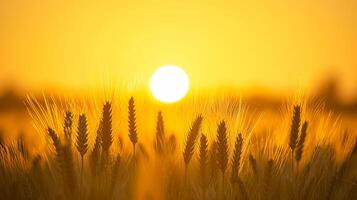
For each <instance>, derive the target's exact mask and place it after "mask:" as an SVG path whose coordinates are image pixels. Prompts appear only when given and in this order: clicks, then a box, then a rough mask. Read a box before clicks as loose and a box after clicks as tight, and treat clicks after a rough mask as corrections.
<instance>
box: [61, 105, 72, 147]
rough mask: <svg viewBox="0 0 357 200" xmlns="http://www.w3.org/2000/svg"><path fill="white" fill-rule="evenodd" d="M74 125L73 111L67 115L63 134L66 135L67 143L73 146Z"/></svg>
mask: <svg viewBox="0 0 357 200" xmlns="http://www.w3.org/2000/svg"><path fill="white" fill-rule="evenodd" d="M72 125H73V114H72V112H71V111H67V112H66V113H65V117H64V122H63V132H64V135H65V139H66V143H67V144H68V145H72Z"/></svg>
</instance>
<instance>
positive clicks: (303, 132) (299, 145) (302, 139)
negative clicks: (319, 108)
mask: <svg viewBox="0 0 357 200" xmlns="http://www.w3.org/2000/svg"><path fill="white" fill-rule="evenodd" d="M307 127H308V122H306V121H305V122H304V124H303V125H302V127H301V134H300V138H299V142H298V143H297V146H296V152H295V160H296V162H297V163H299V162H300V160H301V158H302V153H303V148H304V143H305V138H306V133H307Z"/></svg>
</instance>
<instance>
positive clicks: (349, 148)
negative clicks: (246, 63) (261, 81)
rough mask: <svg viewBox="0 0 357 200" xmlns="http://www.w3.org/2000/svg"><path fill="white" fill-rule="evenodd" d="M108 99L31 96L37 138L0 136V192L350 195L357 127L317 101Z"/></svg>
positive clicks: (242, 198)
mask: <svg viewBox="0 0 357 200" xmlns="http://www.w3.org/2000/svg"><path fill="white" fill-rule="evenodd" d="M109 99H111V100H102V101H99V100H98V101H97V100H96V101H88V100H78V101H70V100H60V101H58V100H56V99H51V98H44V99H42V100H39V99H36V98H34V97H29V98H28V100H27V102H26V105H27V108H28V113H29V115H30V116H31V119H32V122H33V126H34V128H35V133H31V134H32V136H31V137H34V138H36V141H37V142H36V143H33V142H28V139H26V137H25V135H19V136H18V138H16V139H12V140H10V139H4V138H3V137H1V140H0V199H4V200H5V199H13V200H16V199H124V200H130V199H145V200H146V199H147V200H151V199H152V200H165V199H167V200H181V199H184V200H191V199H192V200H211V199H212V200H213V199H217V200H218V199H227V200H231V199H232V200H233V199H234V200H236V199H237V200H255V199H262V200H265V199H266V200H269V199H272V200H273V199H274V200H275V199H282V200H288V199H331V200H332V199H346V200H352V199H357V171H356V170H357V168H356V167H357V143H356V135H355V134H354V133H353V131H352V132H351V131H347V130H348V129H347V127H343V125H342V123H341V119H339V117H338V116H336V115H334V114H332V113H330V112H328V111H326V110H325V109H323V106H322V105H320V104H317V103H312V102H310V101H308V100H299V101H288V102H286V103H285V104H284V105H281V106H280V109H279V110H278V111H276V113H278V114H277V116H276V117H272V116H271V115H269V114H267V113H264V112H260V111H256V110H254V108H249V107H247V106H246V105H245V104H244V100H242V99H240V98H239V97H237V98H236V97H227V96H225V97H216V98H207V97H205V98H204V100H202V99H199V100H197V99H196V100H194V99H189V100H185V101H184V102H182V103H180V104H178V105H176V106H161V105H156V104H150V103H147V102H145V101H144V100H142V99H141V98H140V96H138V97H137V96H135V98H134V97H130V96H128V97H126V96H125V97H120V98H109ZM2 135H3V134H2ZM27 137H29V136H28V135H27Z"/></svg>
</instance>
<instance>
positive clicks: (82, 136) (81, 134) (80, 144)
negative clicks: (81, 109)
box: [76, 114, 88, 171]
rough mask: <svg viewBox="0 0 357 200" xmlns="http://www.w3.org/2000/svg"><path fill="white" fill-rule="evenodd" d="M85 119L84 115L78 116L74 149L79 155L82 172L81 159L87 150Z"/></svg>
mask: <svg viewBox="0 0 357 200" xmlns="http://www.w3.org/2000/svg"><path fill="white" fill-rule="evenodd" d="M87 126H88V125H87V117H86V115H85V114H82V115H80V116H79V120H78V128H77V140H76V147H77V150H78V152H79V154H80V155H81V164H82V171H83V157H84V155H85V154H86V153H87V150H88V127H87Z"/></svg>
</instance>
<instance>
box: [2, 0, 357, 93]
mask: <svg viewBox="0 0 357 200" xmlns="http://www.w3.org/2000/svg"><path fill="white" fill-rule="evenodd" d="M74 2H76V3H74ZM202 2H203V1H193V0H189V1H186V0H180V1H167V0H165V1H155V0H153V1H149V0H147V1H119V0H112V1H104V0H102V1H88V0H86V1H73V0H70V1H67V0H51V1H48V0H21V1H20V0H0V82H5V81H9V80H12V82H14V83H16V84H19V85H21V86H26V87H28V88H39V87H44V86H48V85H54V86H58V87H67V88H68V87H71V88H83V87H87V88H88V87H92V86H95V85H97V84H98V83H100V82H101V81H103V79H108V77H110V79H115V80H119V81H127V80H138V82H142V83H147V82H148V80H149V78H150V77H149V76H150V74H151V73H152V72H153V71H154V70H155V69H156V68H158V67H160V66H162V65H165V64H175V65H178V66H181V67H182V68H184V70H185V71H186V72H187V73H188V74H189V77H190V79H191V82H192V84H193V85H196V86H210V85H220V84H233V85H237V86H246V85H261V86H266V87H268V88H277V89H286V88H289V87H294V86H296V84H298V83H299V84H301V83H303V84H307V83H311V82H312V81H313V80H316V79H319V78H320V76H321V74H324V73H326V72H327V71H330V70H332V71H333V72H335V73H338V74H340V76H341V78H343V81H344V82H345V83H346V84H345V85H346V87H350V86H352V85H355V84H357V58H356V57H357V56H356V55H357V54H356V53H357V1H356V0H266V1H264V0H256V1H243V0H241V1H240V0H235V1H223V0H219V1H204V2H205V3H202ZM356 91H357V89H356Z"/></svg>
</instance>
